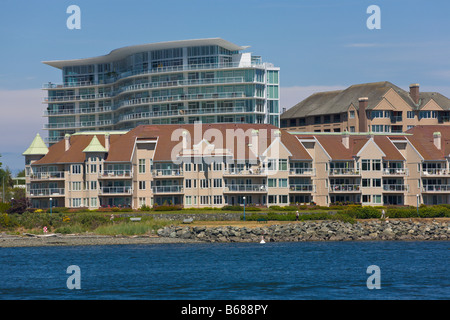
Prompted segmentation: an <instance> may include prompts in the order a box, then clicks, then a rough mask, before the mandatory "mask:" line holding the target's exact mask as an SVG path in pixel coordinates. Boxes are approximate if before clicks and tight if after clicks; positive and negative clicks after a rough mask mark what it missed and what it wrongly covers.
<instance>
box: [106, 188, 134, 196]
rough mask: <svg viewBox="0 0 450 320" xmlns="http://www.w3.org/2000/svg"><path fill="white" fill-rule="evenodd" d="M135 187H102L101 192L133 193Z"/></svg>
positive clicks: (107, 193)
mask: <svg viewBox="0 0 450 320" xmlns="http://www.w3.org/2000/svg"><path fill="white" fill-rule="evenodd" d="M132 193H133V188H132V187H130V186H124V187H101V188H100V190H99V194H102V195H109V194H127V195H128V194H132Z"/></svg>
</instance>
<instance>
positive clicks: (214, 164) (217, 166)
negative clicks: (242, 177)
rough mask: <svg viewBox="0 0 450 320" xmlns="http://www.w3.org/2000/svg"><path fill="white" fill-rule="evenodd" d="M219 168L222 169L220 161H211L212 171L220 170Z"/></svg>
mask: <svg viewBox="0 0 450 320" xmlns="http://www.w3.org/2000/svg"><path fill="white" fill-rule="evenodd" d="M221 170H222V163H221V162H219V163H217V162H214V163H213V171H221Z"/></svg>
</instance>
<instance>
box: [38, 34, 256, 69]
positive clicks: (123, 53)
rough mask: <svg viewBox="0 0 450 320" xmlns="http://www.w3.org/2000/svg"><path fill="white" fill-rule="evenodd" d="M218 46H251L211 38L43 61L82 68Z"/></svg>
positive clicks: (245, 47) (149, 44)
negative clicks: (137, 55)
mask: <svg viewBox="0 0 450 320" xmlns="http://www.w3.org/2000/svg"><path fill="white" fill-rule="evenodd" d="M212 45H217V46H220V47H223V48H225V49H228V50H231V51H239V50H244V49H247V48H248V47H249V46H238V45H236V44H234V43H231V42H229V41H226V40H223V39H221V38H209V39H196V40H179V41H167V42H157V43H148V44H140V45H135V46H128V47H123V48H119V49H115V50H112V51H111V52H110V53H108V54H107V55H103V56H98V57H93V58H85V59H73V60H53V61H43V62H42V63H45V64H48V65H49V66H52V67H55V68H59V69H62V68H63V67H66V66H80V65H88V64H97V63H108V62H113V61H117V60H120V59H123V58H125V57H127V56H129V55H132V54H134V53H139V52H145V51H152V50H162V49H172V48H184V47H195V46H212Z"/></svg>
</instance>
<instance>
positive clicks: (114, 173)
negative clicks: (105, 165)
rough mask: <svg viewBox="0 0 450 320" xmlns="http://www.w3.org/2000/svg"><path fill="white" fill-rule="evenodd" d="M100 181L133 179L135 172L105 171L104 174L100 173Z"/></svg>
mask: <svg viewBox="0 0 450 320" xmlns="http://www.w3.org/2000/svg"><path fill="white" fill-rule="evenodd" d="M98 177H99V179H107V178H115V179H117V178H128V179H130V178H132V177H133V170H103V172H99V174H98Z"/></svg>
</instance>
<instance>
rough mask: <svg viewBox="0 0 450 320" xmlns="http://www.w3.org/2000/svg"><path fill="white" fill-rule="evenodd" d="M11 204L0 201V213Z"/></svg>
mask: <svg viewBox="0 0 450 320" xmlns="http://www.w3.org/2000/svg"><path fill="white" fill-rule="evenodd" d="M10 207H11V205H10V204H9V203H8V202H0V213H2V212H7V211H8V210H9V208H10Z"/></svg>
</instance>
